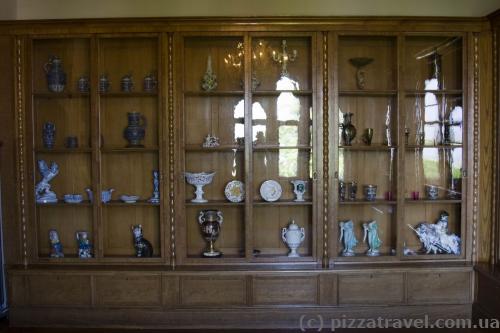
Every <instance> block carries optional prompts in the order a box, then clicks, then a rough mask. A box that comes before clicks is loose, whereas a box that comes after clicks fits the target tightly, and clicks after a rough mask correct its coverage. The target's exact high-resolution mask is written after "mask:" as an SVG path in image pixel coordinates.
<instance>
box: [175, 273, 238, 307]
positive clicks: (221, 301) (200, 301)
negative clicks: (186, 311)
mask: <svg viewBox="0 0 500 333" xmlns="http://www.w3.org/2000/svg"><path fill="white" fill-rule="evenodd" d="M180 293H181V300H180V302H181V305H183V306H202V305H205V306H206V305H245V304H246V279H245V277H210V276H199V277H183V278H181V283H180Z"/></svg>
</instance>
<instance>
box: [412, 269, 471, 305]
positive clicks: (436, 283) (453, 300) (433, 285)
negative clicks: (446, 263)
mask: <svg viewBox="0 0 500 333" xmlns="http://www.w3.org/2000/svg"><path fill="white" fill-rule="evenodd" d="M471 278H472V275H471V273H470V272H449V273H447V272H427V273H414V272H411V273H408V277H407V283H408V287H407V288H408V303H410V304H412V303H413V304H414V303H417V304H431V303H440V304H458V303H467V302H470V301H471V295H470V294H471V286H472V283H471Z"/></svg>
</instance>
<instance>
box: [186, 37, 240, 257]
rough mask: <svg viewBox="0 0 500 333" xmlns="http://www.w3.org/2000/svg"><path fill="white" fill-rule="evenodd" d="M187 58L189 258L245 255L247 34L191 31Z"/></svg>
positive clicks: (187, 251)
mask: <svg viewBox="0 0 500 333" xmlns="http://www.w3.org/2000/svg"><path fill="white" fill-rule="evenodd" d="M182 58H183V68H182V74H183V84H182V97H181V98H182V101H183V112H182V121H183V129H182V130H183V136H182V137H183V139H182V145H183V147H182V148H183V151H184V154H183V155H184V156H183V159H184V160H183V172H184V174H183V176H184V178H185V182H183V191H182V193H183V197H184V208H183V211H184V212H185V219H186V223H185V230H184V236H183V238H184V239H182V240H181V242H185V244H186V246H185V251H186V254H185V256H186V257H187V258H188V259H189V260H190V261H191V262H197V260H201V261H202V262H203V260H208V259H213V260H215V261H220V260H241V259H238V258H244V257H245V168H244V166H245V164H244V158H245V103H244V48H243V37H241V36H237V37H230V36H187V37H185V38H184V39H183V55H182ZM208 220H210V221H208ZM201 221H204V222H201ZM200 223H201V224H200ZM219 223H220V226H219ZM210 228H213V229H212V230H213V231H214V234H213V235H212V236H210V235H209V234H208V229H210ZM210 237H212V246H211V244H210V241H209V240H207V239H208V238H210ZM212 262H213V261H212Z"/></svg>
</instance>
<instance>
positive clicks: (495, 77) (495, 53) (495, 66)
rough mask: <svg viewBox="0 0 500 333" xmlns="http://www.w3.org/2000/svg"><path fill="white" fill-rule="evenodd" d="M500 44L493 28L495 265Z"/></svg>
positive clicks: (494, 254) (492, 261) (493, 257)
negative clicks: (499, 58) (499, 53)
mask: <svg viewBox="0 0 500 333" xmlns="http://www.w3.org/2000/svg"><path fill="white" fill-rule="evenodd" d="M497 48H498V45H497V31H496V30H493V132H494V133H493V168H494V169H493V170H494V171H493V190H492V191H493V193H492V201H491V202H492V205H491V217H492V223H491V238H492V239H491V252H490V264H491V265H495V264H496V263H497V260H498V258H497V253H498V252H497V251H498V250H497V246H496V244H497V237H498V234H497V232H498V229H497V224H498V222H499V220H498V216H497V209H496V207H497V202H498V198H497V186H498V176H497V172H498V155H497V154H498V148H497V144H498V134H499V133H498V130H497V124H498V49H497Z"/></svg>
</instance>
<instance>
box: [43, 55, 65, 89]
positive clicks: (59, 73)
mask: <svg viewBox="0 0 500 333" xmlns="http://www.w3.org/2000/svg"><path fill="white" fill-rule="evenodd" d="M43 69H44V70H45V73H46V76H47V88H48V89H49V91H50V92H55V93H60V92H63V91H64V87H66V73H64V71H63V68H62V61H61V59H59V58H58V57H56V56H52V57H50V59H49V62H48V63H46V64H45V65H44V66H43Z"/></svg>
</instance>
